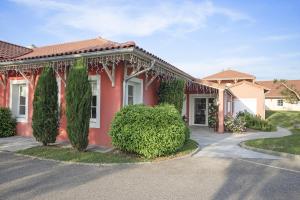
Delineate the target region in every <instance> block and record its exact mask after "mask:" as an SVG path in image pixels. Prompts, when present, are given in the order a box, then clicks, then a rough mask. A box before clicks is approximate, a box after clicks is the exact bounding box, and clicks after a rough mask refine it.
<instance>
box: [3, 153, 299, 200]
mask: <svg viewBox="0 0 300 200" xmlns="http://www.w3.org/2000/svg"><path fill="white" fill-rule="evenodd" d="M0 177H1V178H0V199H1V200H2V199H3V200H4V199H5V200H23V199H24V200H27V199H33V200H36V199H43V200H47V199H55V200H68V199H71V200H77V199H102V200H106V199H122V200H123V199H124V200H126V199H129V200H131V199H143V200H148V199H149V200H152V199H156V200H161V199H173V200H177V199H178V200H180V199H185V200H190V199H195V200H201V199H213V200H219V199H220V200H226V199H230V200H240V199H243V200H244V199H245V200H247V199H272V200H277V199H284V200H286V199H289V200H299V196H300V163H294V162H290V161H287V160H270V159H267V160H263V159H229V158H204V157H192V158H185V159H180V160H171V161H165V162H160V163H152V164H142V165H119V166H101V167H96V166H87V165H76V164H62V163H60V162H54V161H43V160H37V159H31V158H28V157H23V156H16V155H14V154H13V153H10V152H2V153H1V152H0Z"/></svg>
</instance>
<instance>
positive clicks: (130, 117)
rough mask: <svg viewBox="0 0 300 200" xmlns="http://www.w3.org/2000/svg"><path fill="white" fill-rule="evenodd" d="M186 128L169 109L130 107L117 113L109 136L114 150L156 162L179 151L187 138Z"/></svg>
mask: <svg viewBox="0 0 300 200" xmlns="http://www.w3.org/2000/svg"><path fill="white" fill-rule="evenodd" d="M188 133H189V132H187V126H186V125H185V122H184V121H183V120H182V118H181V116H180V114H179V112H178V110H177V109H176V108H175V107H174V106H171V105H168V104H163V105H159V106H155V107H148V106H144V105H130V106H126V107H124V108H122V109H121V111H119V112H118V113H116V115H115V118H114V120H113V122H112V124H111V130H110V135H111V137H112V143H113V145H114V146H115V147H117V148H119V149H121V150H123V151H127V152H133V153H136V154H139V155H142V156H143V157H146V158H155V157H159V156H164V155H168V154H171V153H174V152H176V151H177V150H178V149H180V148H181V147H182V146H183V145H184V142H185V139H186V138H187V137H189V136H188Z"/></svg>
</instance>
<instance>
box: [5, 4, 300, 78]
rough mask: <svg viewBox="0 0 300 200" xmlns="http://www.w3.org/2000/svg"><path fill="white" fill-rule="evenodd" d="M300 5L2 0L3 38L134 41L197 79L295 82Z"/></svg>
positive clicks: (15, 40) (42, 42)
mask: <svg viewBox="0 0 300 200" xmlns="http://www.w3.org/2000/svg"><path fill="white" fill-rule="evenodd" d="M299 10H300V1H298V0H294V1H292V0H276V1H274V0H264V1H261V0H251V1H244V0H240V1H238V0H232V1H230V0H215V1H213V0H211V1H209V0H205V1H200V0H197V1H196V0H195V1H177V0H172V1H171V0H170V1H167V0H165V1H159V0H158V1H156V0H151V1H136V0H129V1H125V0H111V1H102V0H89V1H87V0H81V1H72V0H65V1H63V0H7V1H6V0H1V1H0V27H1V29H0V40H5V41H9V42H12V43H17V44H21V45H25V46H28V45H30V44H35V45H37V46H43V45H48V44H53V43H60V42H67V41H73V40H81V39H89V38H95V37H96V36H101V37H104V38H107V39H111V40H114V41H118V42H125V41H132V40H133V41H135V42H136V43H137V45H139V46H140V47H142V48H144V49H146V50H148V51H150V52H152V53H154V54H156V55H157V56H159V57H161V58H163V59H165V60H166V61H168V62H170V63H172V64H174V65H175V66H177V67H179V68H181V69H183V70H184V71H186V72H188V73H190V74H192V75H193V76H195V77H198V78H201V77H204V76H206V75H209V74H212V73H215V72H218V71H221V70H223V69H228V68H231V69H235V70H240V71H243V72H248V73H251V74H254V75H255V76H256V77H257V79H259V80H266V79H271V80H272V79H274V78H282V79H300V12H299Z"/></svg>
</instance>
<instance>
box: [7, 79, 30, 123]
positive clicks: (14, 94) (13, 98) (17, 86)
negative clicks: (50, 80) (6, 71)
mask: <svg viewBox="0 0 300 200" xmlns="http://www.w3.org/2000/svg"><path fill="white" fill-rule="evenodd" d="M10 109H11V110H12V114H13V115H14V117H16V119H17V122H27V115H28V84H27V82H26V81H25V80H13V81H11V84H10Z"/></svg>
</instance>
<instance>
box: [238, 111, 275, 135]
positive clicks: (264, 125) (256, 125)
mask: <svg viewBox="0 0 300 200" xmlns="http://www.w3.org/2000/svg"><path fill="white" fill-rule="evenodd" d="M237 117H238V118H240V119H242V120H243V121H245V123H246V127H247V128H251V129H255V130H260V131H266V132H270V131H276V127H275V126H274V125H272V124H271V123H270V122H269V121H268V120H264V119H262V118H261V117H260V116H256V115H253V114H251V113H249V112H247V111H244V112H239V113H238V114H237Z"/></svg>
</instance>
